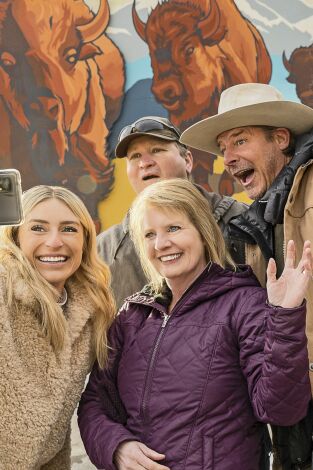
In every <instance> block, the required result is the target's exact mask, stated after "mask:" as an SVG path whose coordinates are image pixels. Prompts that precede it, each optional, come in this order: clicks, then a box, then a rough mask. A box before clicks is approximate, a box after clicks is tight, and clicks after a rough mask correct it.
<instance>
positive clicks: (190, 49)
mask: <svg viewBox="0 0 313 470" xmlns="http://www.w3.org/2000/svg"><path fill="white" fill-rule="evenodd" d="M194 50H195V48H194V47H193V46H188V47H186V49H185V56H186V57H189V56H191V55H192V54H193V52H194Z"/></svg>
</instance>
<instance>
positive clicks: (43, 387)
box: [0, 261, 93, 470]
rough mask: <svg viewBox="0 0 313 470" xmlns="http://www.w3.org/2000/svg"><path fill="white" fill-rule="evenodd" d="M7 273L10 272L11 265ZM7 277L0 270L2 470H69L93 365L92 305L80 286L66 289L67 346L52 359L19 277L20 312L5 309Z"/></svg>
mask: <svg viewBox="0 0 313 470" xmlns="http://www.w3.org/2000/svg"><path fill="white" fill-rule="evenodd" d="M10 263H11V262H10ZM7 268H8V269H10V270H13V272H14V262H13V261H12V265H10V266H9V267H7ZM11 272H12V271H11ZM5 277H6V274H5V269H4V268H3V267H2V266H0V361H1V374H0V410H1V411H0V469H1V470H39V469H41V470H69V469H70V468H71V465H70V421H71V417H72V415H73V412H74V410H75V407H76V405H77V403H78V400H79V398H80V395H81V392H82V389H83V387H84V382H85V378H86V375H87V374H88V372H89V371H90V368H91V365H92V362H93V357H92V353H91V332H92V331H91V330H92V328H91V317H92V314H93V312H92V309H91V307H90V302H88V299H86V293H85V292H84V289H82V288H81V287H80V288H78V286H75V285H73V283H72V284H70V285H69V286H68V287H67V290H68V294H69V300H68V303H67V306H66V310H65V314H66V315H67V319H68V321H67V331H66V340H65V346H64V349H63V350H62V352H61V353H59V354H55V352H54V351H53V349H52V347H51V345H50V344H49V343H48V341H47V339H46V338H45V337H44V335H43V334H42V333H41V331H40V325H39V321H38V312H39V305H38V303H37V302H36V300H35V299H34V298H33V297H32V294H31V292H30V290H29V289H28V288H27V286H26V285H25V283H24V282H23V280H22V279H20V278H18V277H16V279H15V284H14V296H15V298H16V301H17V305H18V308H17V309H16V312H15V313H14V314H13V312H12V311H10V310H9V309H8V308H7V302H6V296H5ZM60 315H63V312H62V310H61V308H60Z"/></svg>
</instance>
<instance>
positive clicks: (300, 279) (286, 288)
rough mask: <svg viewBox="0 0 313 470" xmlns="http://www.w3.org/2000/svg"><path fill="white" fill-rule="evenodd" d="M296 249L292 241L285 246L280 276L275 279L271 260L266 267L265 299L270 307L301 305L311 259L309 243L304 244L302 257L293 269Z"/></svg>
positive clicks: (307, 283) (274, 266)
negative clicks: (282, 268)
mask: <svg viewBox="0 0 313 470" xmlns="http://www.w3.org/2000/svg"><path fill="white" fill-rule="evenodd" d="M295 257H296V249H295V244H294V241H293V240H290V241H289V242H288V244H287V252H286V262H285V267H284V270H283V272H282V275H281V276H280V277H279V278H278V279H276V263H275V261H274V260H273V259H272V258H271V259H270V260H269V262H268V266H267V284H266V287H267V297H268V301H269V303H270V304H272V305H277V306H280V307H284V308H294V307H298V306H299V305H301V304H302V302H303V299H304V297H305V293H306V290H307V287H308V285H309V282H310V279H312V270H313V257H312V251H311V243H310V242H309V241H308V240H307V241H305V242H304V245H303V251H302V257H301V260H300V261H299V264H298V266H297V267H295Z"/></svg>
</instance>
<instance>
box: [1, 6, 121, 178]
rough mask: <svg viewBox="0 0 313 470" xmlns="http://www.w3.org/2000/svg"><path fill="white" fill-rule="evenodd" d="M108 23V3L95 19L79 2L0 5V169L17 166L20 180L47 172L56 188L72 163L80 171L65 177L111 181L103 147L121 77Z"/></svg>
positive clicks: (118, 104) (117, 105)
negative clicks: (83, 174)
mask: <svg viewBox="0 0 313 470" xmlns="http://www.w3.org/2000/svg"><path fill="white" fill-rule="evenodd" d="M109 17H110V13H109V7H108V4H107V0H101V1H100V7H99V11H98V13H97V14H96V15H94V14H93V13H92V12H91V11H90V9H89V8H88V7H87V5H86V4H85V3H84V2H83V0H58V1H51V0H0V122H1V129H0V158H1V161H2V162H5V163H7V162H10V161H11V164H12V162H13V164H14V163H18V162H20V165H18V164H16V165H15V166H16V167H19V166H20V167H22V171H24V173H26V172H27V170H30V168H31V165H32V166H33V168H35V167H36V166H39V167H40V168H41V170H42V171H43V172H45V171H49V168H50V167H51V168H53V169H54V171H55V172H56V173H58V175H56V179H57V181H56V182H61V181H62V165H64V164H65V166H66V162H67V159H69V160H70V159H72V160H73V161H79V162H80V165H81V166H80V168H79V170H75V164H73V167H72V168H71V169H70V170H68V173H69V175H68V177H69V178H70V177H71V176H72V175H71V173H73V172H75V171H77V173H79V172H84V171H85V172H87V174H89V175H90V176H91V177H92V178H93V179H94V181H96V182H102V183H104V182H108V181H109V180H110V179H112V169H113V168H112V164H111V162H110V161H109V159H108V157H107V152H106V140H107V136H108V133H109V129H110V127H111V126H112V123H113V122H114V121H115V120H116V119H117V117H118V115H119V113H120V108H121V104H122V98H123V91H124V81H125V73H124V63H123V58H122V55H121V53H120V51H119V50H118V48H117V47H116V46H115V44H114V43H113V42H112V41H111V40H110V39H109V38H108V37H107V36H106V34H105V33H104V31H105V29H106V28H107V25H108V22H109ZM23 165H24V167H23ZM63 168H64V167H63ZM73 168H74V170H73ZM76 176H77V177H78V175H76ZM63 179H65V177H64V176H63ZM35 182H36V181H35ZM38 182H40V181H37V184H38Z"/></svg>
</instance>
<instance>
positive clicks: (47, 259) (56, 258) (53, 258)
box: [38, 256, 67, 263]
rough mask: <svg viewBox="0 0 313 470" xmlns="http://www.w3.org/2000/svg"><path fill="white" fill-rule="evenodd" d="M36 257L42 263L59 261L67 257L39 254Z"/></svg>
mask: <svg viewBox="0 0 313 470" xmlns="http://www.w3.org/2000/svg"><path fill="white" fill-rule="evenodd" d="M38 259H39V261H42V262H44V263H60V262H62V261H66V259H67V258H66V257H65V256H39V257H38Z"/></svg>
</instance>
